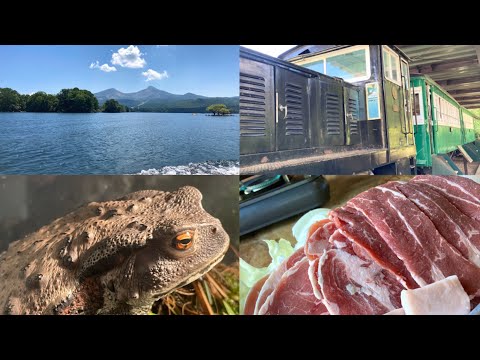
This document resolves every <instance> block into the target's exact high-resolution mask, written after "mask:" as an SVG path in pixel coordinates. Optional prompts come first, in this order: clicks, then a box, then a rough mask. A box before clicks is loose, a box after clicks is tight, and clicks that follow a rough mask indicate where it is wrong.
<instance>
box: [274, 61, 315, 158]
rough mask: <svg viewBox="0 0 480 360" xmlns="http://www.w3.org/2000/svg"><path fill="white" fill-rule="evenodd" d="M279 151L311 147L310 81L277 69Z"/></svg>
mask: <svg viewBox="0 0 480 360" xmlns="http://www.w3.org/2000/svg"><path fill="white" fill-rule="evenodd" d="M275 77H276V80H275V81H276V87H275V88H276V89H275V90H276V92H277V95H276V96H277V97H278V98H277V109H276V111H277V115H276V116H277V126H276V129H277V149H278V150H290V149H300V148H306V147H308V146H309V128H308V124H309V116H310V114H309V108H308V80H309V78H308V77H306V76H304V75H301V74H299V73H296V72H293V71H290V70H286V69H283V68H279V67H277V68H276V73H275Z"/></svg>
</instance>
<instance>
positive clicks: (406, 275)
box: [329, 206, 418, 289]
mask: <svg viewBox="0 0 480 360" xmlns="http://www.w3.org/2000/svg"><path fill="white" fill-rule="evenodd" d="M329 217H330V219H331V220H332V221H334V222H335V224H336V226H337V227H338V229H339V230H340V232H341V233H342V234H343V235H344V236H345V237H346V238H347V239H349V240H350V241H352V242H353V243H355V244H356V245H358V246H361V247H362V248H364V250H365V251H366V252H367V253H368V254H369V256H370V258H371V259H372V260H374V261H376V262H377V263H378V264H379V265H380V266H382V267H384V268H385V269H387V270H389V271H391V272H392V273H393V274H394V275H395V276H397V278H398V279H399V281H400V282H401V283H402V284H404V285H405V286H406V287H407V288H408V289H414V288H417V287H418V285H417V283H416V282H415V280H414V279H413V278H412V276H411V274H410V272H409V271H408V270H407V268H406V266H405V264H404V263H403V261H402V260H400V259H399V258H398V256H397V255H395V253H394V252H393V251H392V249H390V247H389V246H388V244H387V243H386V242H385V240H384V239H383V238H382V237H381V236H380V234H379V233H378V232H377V230H375V228H374V227H373V226H372V224H371V223H370V222H369V220H368V219H367V218H366V217H365V216H364V215H363V214H362V213H361V212H360V211H358V210H356V209H354V208H352V207H349V206H344V207H341V208H337V209H335V210H332V211H331V212H330V215H329Z"/></svg>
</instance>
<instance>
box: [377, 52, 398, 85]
mask: <svg viewBox="0 0 480 360" xmlns="http://www.w3.org/2000/svg"><path fill="white" fill-rule="evenodd" d="M384 51H385V52H386V53H387V54H389V56H388V63H389V66H390V73H387V67H386V64H387V61H386V59H385V56H384ZM392 55H393V56H394V57H395V58H396V59H397V66H396V70H397V77H398V80H395V79H393V77H391V75H392V74H391V69H392V64H391V56H392ZM382 60H383V76H384V77H385V79H387V80H388V81H390V82H392V83H394V84H395V85H398V86H402V73H401V66H400V61H401V58H400V55H398V54H397V53H396V52H395V51H393V50H392V49H391V48H389V47H388V46H386V45H382Z"/></svg>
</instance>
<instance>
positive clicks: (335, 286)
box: [318, 249, 404, 315]
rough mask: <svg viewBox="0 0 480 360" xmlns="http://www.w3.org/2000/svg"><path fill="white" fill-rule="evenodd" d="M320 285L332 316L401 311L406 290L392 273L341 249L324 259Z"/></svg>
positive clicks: (320, 268)
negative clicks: (399, 309)
mask: <svg viewBox="0 0 480 360" xmlns="http://www.w3.org/2000/svg"><path fill="white" fill-rule="evenodd" d="M318 282H319V284H320V287H321V289H322V295H323V297H324V303H325V305H326V307H327V309H328V311H329V313H330V314H332V315H375V314H377V315H381V314H385V313H387V312H389V311H392V310H395V309H397V308H399V307H401V303H400V293H401V291H402V290H404V287H403V286H402V285H401V284H400V283H399V282H398V281H397V279H396V278H395V277H394V276H393V275H392V274H391V273H390V272H389V271H387V270H385V269H383V268H382V267H380V266H379V265H377V264H376V263H374V262H371V261H367V260H363V259H361V258H359V257H358V256H356V255H353V254H350V253H348V252H347V251H344V250H341V249H332V250H328V251H327V252H325V254H324V255H323V256H322V257H321V259H320V265H319V273H318Z"/></svg>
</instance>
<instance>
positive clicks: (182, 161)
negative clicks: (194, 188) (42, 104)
mask: <svg viewBox="0 0 480 360" xmlns="http://www.w3.org/2000/svg"><path fill="white" fill-rule="evenodd" d="M238 156H239V118H238V115H234V116H228V117H214V116H205V115H204V114H198V115H196V116H193V115H192V114H166V113H120V114H103V113H97V114H56V113H0V173H2V174H137V173H144V174H176V173H179V174H238Z"/></svg>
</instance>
